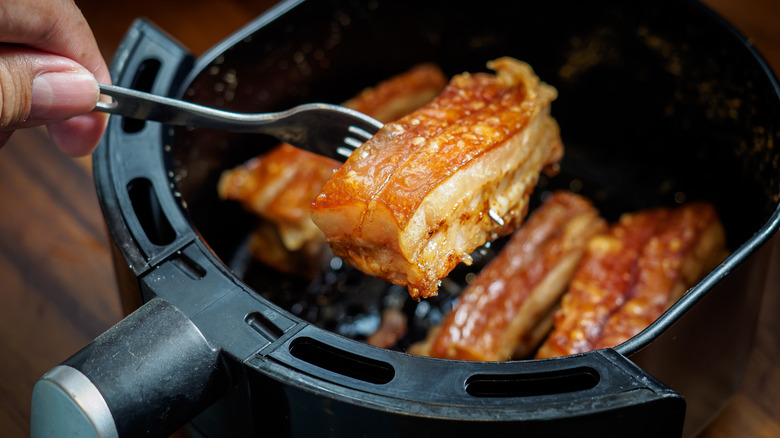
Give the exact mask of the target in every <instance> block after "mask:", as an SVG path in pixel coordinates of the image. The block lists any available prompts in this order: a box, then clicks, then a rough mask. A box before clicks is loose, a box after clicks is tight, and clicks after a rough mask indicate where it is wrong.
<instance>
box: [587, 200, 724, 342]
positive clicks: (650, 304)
mask: <svg viewBox="0 0 780 438" xmlns="http://www.w3.org/2000/svg"><path fill="white" fill-rule="evenodd" d="M725 245H726V237H725V232H724V230H723V225H722V224H721V222H720V220H719V219H718V215H717V213H716V211H715V208H714V207H713V206H712V205H710V204H705V203H691V204H687V205H684V206H682V207H680V208H678V209H676V210H675V211H673V212H672V213H671V214H670V216H669V218H668V219H667V220H665V221H664V222H663V223H662V224H661V226H660V227H659V229H658V231H657V233H656V235H654V236H653V237H652V238H651V239H650V240H649V241H648V242H647V244H646V245H645V247H644V249H643V251H642V255H641V256H640V258H639V260H638V262H637V270H638V275H637V280H636V283H635V284H634V286H633V290H632V291H631V293H630V295H631V298H630V299H629V300H628V301H626V302H625V304H623V305H622V306H621V307H620V309H619V310H618V311H617V312H615V313H614V314H612V316H610V318H609V319H608V320H607V322H606V323H605V324H604V328H603V329H602V332H601V337H600V339H599V340H598V342H596V344H595V346H594V347H595V348H596V349H598V348H607V347H614V346H616V345H619V344H621V343H623V342H625V341H627V340H628V339H630V338H631V337H633V336H634V335H636V334H638V333H639V332H641V331H642V330H644V329H645V328H646V327H647V326H649V325H650V324H652V323H653V321H655V320H656V319H657V318H658V317H659V316H661V314H663V313H664V312H665V311H666V310H667V309H668V308H669V307H670V306H671V305H672V304H674V303H675V302H677V300H679V299H680V297H682V296H683V294H685V292H686V291H687V290H688V289H690V288H691V287H693V286H694V285H695V284H696V283H698V282H699V281H700V280H701V279H702V278H703V277H704V275H706V274H707V273H708V272H710V271H711V270H712V269H713V268H715V266H717V265H718V263H720V262H721V261H722V260H723V259H724V258H725V257H726V255H727V252H726V249H725Z"/></svg>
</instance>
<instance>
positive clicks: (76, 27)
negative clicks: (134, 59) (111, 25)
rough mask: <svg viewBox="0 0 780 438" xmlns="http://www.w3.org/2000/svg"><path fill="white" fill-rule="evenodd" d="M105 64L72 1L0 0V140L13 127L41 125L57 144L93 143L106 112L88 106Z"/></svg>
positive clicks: (71, 148) (80, 148)
mask: <svg viewBox="0 0 780 438" xmlns="http://www.w3.org/2000/svg"><path fill="white" fill-rule="evenodd" d="M110 80H111V78H110V75H109V72H108V67H106V63H105V61H104V60H103V57H102V56H101V54H100V51H99V50H98V47H97V43H96V42H95V38H94V36H93V35H92V31H91V30H90V28H89V25H88V24H87V21H86V19H85V18H84V16H83V15H82V14H81V11H80V10H79V9H78V7H77V6H76V5H75V4H74V3H73V0H2V1H1V2H0V147H2V146H3V145H4V144H5V143H6V142H7V141H8V139H9V138H10V137H11V134H13V132H14V130H16V129H19V128H28V127H32V126H40V125H46V127H47V129H48V131H49V135H50V136H51V138H52V140H53V141H54V143H55V144H56V145H57V147H59V148H60V149H61V150H62V151H64V152H65V153H67V154H70V155H84V154H87V153H89V152H91V151H92V150H93V149H94V148H95V146H97V143H98V141H100V137H101V136H102V135H103V131H104V130H105V126H106V120H107V118H106V117H107V116H106V115H105V114H100V113H91V112H90V111H91V110H92V109H93V108H94V107H95V104H96V103H97V101H98V99H99V97H100V91H99V90H98V85H97V83H98V81H100V82H104V83H110Z"/></svg>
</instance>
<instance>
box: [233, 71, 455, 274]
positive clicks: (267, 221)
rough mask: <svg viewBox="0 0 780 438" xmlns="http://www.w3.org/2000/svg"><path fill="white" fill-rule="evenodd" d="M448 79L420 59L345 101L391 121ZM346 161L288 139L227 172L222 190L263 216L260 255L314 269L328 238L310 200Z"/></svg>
mask: <svg viewBox="0 0 780 438" xmlns="http://www.w3.org/2000/svg"><path fill="white" fill-rule="evenodd" d="M446 84H447V78H446V77H445V76H444V74H443V73H442V72H441V70H440V69H439V68H438V67H436V66H435V65H433V64H429V63H425V64H420V65H416V66H413V67H412V68H410V69H409V70H407V71H405V72H403V73H400V74H398V75H395V76H393V77H391V78H388V79H387V80H385V81H382V82H381V83H379V84H377V85H376V86H375V87H371V88H366V89H364V90H362V91H361V92H360V93H359V94H358V95H356V96H355V97H354V98H352V99H350V100H348V101H347V102H345V103H344V105H345V106H347V107H350V108H352V109H355V110H357V111H360V112H363V113H365V114H368V115H370V116H372V117H374V118H376V119H377V120H380V121H382V122H389V121H392V120H394V119H396V118H398V117H401V116H403V115H405V114H408V113H410V112H412V111H414V110H415V109H417V108H419V107H420V106H422V105H424V104H425V103H427V102H429V101H430V100H432V99H433V98H434V97H435V96H436V95H438V94H439V93H440V92H441V90H442V89H443V88H444V86H445V85H446ZM341 164H342V163H341V162H339V161H336V160H332V159H329V158H325V157H322V156H320V155H317V154H312V153H310V152H308V151H304V150H302V149H298V148H295V147H293V146H291V145H289V144H284V143H283V144H280V145H279V146H277V147H275V148H274V149H272V150H270V151H269V152H267V153H265V154H263V155H261V156H258V157H255V158H253V159H251V160H249V161H247V162H246V163H244V164H242V165H240V166H237V167H235V168H233V169H230V170H227V171H225V172H223V174H222V176H221V178H220V181H219V184H218V193H219V196H220V197H221V198H222V199H230V200H234V201H238V202H241V204H242V205H243V206H244V208H246V209H247V210H248V211H250V212H252V213H254V214H256V215H258V216H259V217H260V218H262V219H263V223H262V224H261V225H260V226H259V228H258V230H257V231H256V232H255V233H254V234H255V235H254V236H252V239H251V241H252V244H251V247H250V249H251V250H252V254H253V255H254V257H255V258H257V259H259V260H261V261H262V262H264V263H266V264H268V265H270V266H272V267H274V268H276V269H278V270H281V271H283V272H296V271H300V272H301V273H307V274H310V273H311V272H312V269H314V268H315V265H316V264H317V260H315V259H317V258H318V254H320V253H321V252H322V249H324V248H326V243H325V237H324V236H323V234H322V232H321V231H320V229H319V228H317V226H316V225H314V223H313V222H312V221H311V218H310V216H309V204H310V203H311V201H312V200H313V199H314V197H315V196H317V194H318V193H319V192H320V189H322V186H323V184H325V181H327V180H328V178H330V176H331V175H333V172H335V171H336V169H338V168H339V167H340V166H341ZM274 234H278V236H274Z"/></svg>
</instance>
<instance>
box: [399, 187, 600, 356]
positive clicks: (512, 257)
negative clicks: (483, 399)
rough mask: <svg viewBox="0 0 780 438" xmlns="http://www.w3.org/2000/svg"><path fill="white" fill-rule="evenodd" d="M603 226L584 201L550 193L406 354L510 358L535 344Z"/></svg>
mask: <svg viewBox="0 0 780 438" xmlns="http://www.w3.org/2000/svg"><path fill="white" fill-rule="evenodd" d="M604 228H606V224H605V222H604V221H603V220H602V219H601V218H600V217H599V214H598V211H597V210H596V209H595V208H594V207H593V205H592V204H591V203H590V202H589V201H588V200H586V199H585V198H583V197H581V196H579V195H576V194H574V193H570V192H563V191H561V192H556V193H554V194H553V195H552V196H550V198H549V199H548V200H546V201H545V202H544V204H542V206H541V207H539V208H538V209H537V210H536V211H534V213H533V214H532V215H531V216H530V217H529V218H528V220H527V221H526V222H525V223H524V224H523V225H522V226H521V227H520V229H518V230H517V231H516V232H515V233H514V234H513V235H512V237H511V238H510V240H509V242H507V244H506V246H504V248H502V250H501V252H500V253H499V254H498V256H497V257H496V258H495V259H493V260H492V261H491V262H490V263H489V264H488V265H487V266H486V267H485V268H484V269H482V271H480V273H479V274H478V275H477V277H476V278H475V279H474V281H473V282H472V283H471V284H469V286H468V287H467V288H466V289H465V290H464V291H463V293H462V294H461V296H460V297H459V299H458V303H457V305H456V306H455V308H454V309H453V310H452V312H450V313H449V314H448V315H447V316H446V317H445V319H444V321H443V322H442V324H441V325H440V328H438V329H437V330H434V331H432V332H431V333H430V335H429V336H428V337H427V338H426V340H425V341H423V342H422V343H421V344H419V345H417V346H415V347H414V348H412V349H410V352H411V353H415V354H421V355H426V356H433V357H439V358H444V359H460V360H483V361H495V360H508V359H511V358H512V357H513V356H514V353H515V352H516V351H517V350H520V351H523V352H530V351H533V350H535V349H536V347H537V346H538V343H539V342H541V335H543V334H546V333H542V334H541V335H540V334H539V333H537V332H536V328H537V327H539V325H540V324H541V323H542V320H543V319H545V317H547V316H548V315H549V313H550V311H551V309H552V308H553V307H554V306H555V304H556V303H557V302H558V299H559V298H560V296H561V295H562V294H563V292H564V291H565V290H566V286H567V285H568V283H569V280H570V279H571V276H572V275H573V273H574V270H575V269H576V267H577V264H578V262H579V260H580V258H581V257H582V254H583V253H584V252H585V247H586V245H587V241H588V239H589V238H590V237H591V236H593V235H594V234H596V233H599V232H601V231H602V230H603V229H604Z"/></svg>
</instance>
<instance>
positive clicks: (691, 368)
mask: <svg viewBox="0 0 780 438" xmlns="http://www.w3.org/2000/svg"><path fill="white" fill-rule="evenodd" d="M645 3H648V4H645ZM496 11H500V13H497V12H496ZM500 56H512V57H515V58H517V59H521V60H524V61H526V62H528V63H530V64H531V65H532V66H533V67H534V69H535V70H536V72H537V73H538V75H539V76H540V77H541V78H542V79H543V80H545V81H546V82H548V83H550V84H552V85H554V86H555V87H556V88H557V89H558V91H559V98H558V100H556V101H555V102H554V104H553V115H554V116H555V117H556V119H557V120H558V122H559V124H560V126H561V131H562V137H563V140H564V144H565V148H566V152H565V157H564V160H563V162H562V164H561V173H560V174H559V175H558V176H555V177H552V178H545V179H543V180H542V181H541V182H540V184H539V187H538V188H537V190H536V192H535V194H534V200H533V202H534V203H535V204H536V203H538V202H539V197H540V196H541V195H542V194H543V193H545V192H546V191H549V190H553V189H557V188H566V189H570V190H575V191H578V192H580V193H582V194H584V195H586V196H587V197H589V198H590V199H592V200H593V201H594V202H595V204H596V205H597V207H598V208H599V209H600V211H601V212H602V214H603V215H604V216H605V217H606V218H607V219H610V220H614V219H615V218H617V216H618V215H619V214H620V213H623V212H627V211H634V210H638V209H641V208H645V207H650V206H656V205H675V204H679V203H681V202H685V201H690V200H708V201H711V202H713V203H714V204H715V206H716V208H717V209H718V213H719V214H720V216H721V218H722V220H723V222H724V225H725V227H726V233H727V239H728V247H729V249H730V250H731V251H732V253H731V255H730V256H729V257H728V258H727V259H726V260H725V261H724V262H723V263H722V265H720V266H719V267H718V268H717V269H715V270H714V271H713V272H712V273H711V274H710V275H709V276H707V277H706V278H705V279H704V280H703V281H702V282H701V283H699V284H698V285H697V286H696V287H694V288H693V289H692V290H690V291H689V292H688V294H686V296H684V297H683V299H681V300H680V302H678V303H677V304H676V305H675V306H673V307H672V308H671V309H670V310H669V311H668V312H666V313H665V314H664V315H663V316H662V317H661V318H660V319H659V320H658V321H656V322H655V323H654V324H653V325H651V326H650V327H649V328H648V329H647V330H645V331H644V332H642V333H640V334H639V335H637V336H635V337H634V338H632V339H631V340H629V341H627V342H626V343H624V344H622V345H620V346H618V347H616V348H615V349H607V350H600V351H596V352H591V353H586V354H582V355H576V356H569V357H565V358H557V359H549V360H529V361H513V362H500V363H480V362H457V361H448V360H439V359H430V358H422V357H416V356H411V355H408V354H405V353H404V352H402V351H391V350H385V349H378V348H374V347H370V346H367V345H365V344H364V343H362V342H361V336H362V334H361V332H360V330H356V329H354V327H355V325H356V321H360V318H368V319H370V318H371V315H375V314H376V312H377V309H379V308H381V306H382V305H383V304H382V303H387V302H388V301H393V302H395V303H397V302H398V299H399V296H400V297H401V298H400V299H403V296H402V294H400V295H399V294H398V289H397V288H395V289H394V288H393V287H389V286H387V285H385V284H384V283H382V282H379V281H377V280H374V279H370V278H366V277H365V276H362V275H359V274H357V273H355V272H353V271H351V270H349V269H348V268H337V269H330V268H327V269H326V271H325V272H324V274H323V275H322V276H320V277H319V278H318V279H316V280H315V281H314V282H308V281H303V280H301V279H297V278H294V277H288V276H284V275H281V274H279V273H275V272H272V271H269V270H267V269H266V268H263V267H262V266H260V265H258V264H257V263H255V262H252V261H251V260H249V259H248V256H247V251H246V249H245V243H246V238H247V236H248V235H249V233H250V232H251V231H252V229H253V227H254V223H255V222H254V218H252V217H251V216H250V215H248V214H246V213H245V212H243V211H242V210H241V208H239V207H238V206H236V205H234V204H231V203H227V202H223V201H220V200H219V199H218V198H217V196H216V190H215V188H216V181H217V178H218V176H219V174H220V172H221V171H222V170H225V169H227V168H230V167H232V166H235V165H237V164H239V163H241V162H243V161H244V160H246V159H248V158H249V157H252V156H254V155H256V154H258V153H259V152H261V151H262V150H264V148H269V147H271V146H273V145H274V144H275V143H276V141H275V140H273V139H271V138H267V137H262V136H258V135H244V134H231V133H225V132H216V131H208V130H197V129H184V128H182V129H172V128H167V127H163V126H160V125H159V124H156V123H144V122H139V121H134V120H123V119H121V118H112V120H111V121H110V123H109V128H108V131H107V135H106V137H105V139H104V141H103V143H102V144H101V146H100V148H99V149H98V150H97V152H96V154H95V178H96V184H97V189H98V195H99V198H100V201H101V205H102V207H103V211H104V215H105V217H106V222H107V224H108V228H109V231H110V233H111V236H112V240H113V242H114V245H115V256H116V260H117V267H118V274H119V278H120V283H121V286H122V292H123V298H124V299H125V303H126V304H127V305H128V309H129V310H130V308H134V307H136V306H137V305H140V304H141V303H142V302H143V303H145V304H144V305H143V306H141V307H140V308H139V309H138V310H137V311H136V312H134V313H133V314H131V315H130V316H129V317H128V318H127V319H125V320H124V321H123V322H121V323H120V324H118V326H117V327H115V328H112V329H111V331H109V332H107V333H106V334H105V335H103V336H101V337H100V338H98V339H97V340H96V341H95V342H94V343H93V344H91V345H90V346H88V347H86V348H85V349H84V350H82V351H81V352H79V353H77V354H76V355H74V357H73V358H71V359H69V360H68V361H66V362H65V364H64V367H58V368H57V369H55V370H53V373H54V375H47V376H48V377H47V376H45V377H44V378H43V379H42V381H43V382H44V383H43V384H41V389H40V390H39V394H38V395H37V396H35V395H34V415H35V406H36V401H35V400H38V399H45V396H42V395H40V394H41V393H44V392H45V391H46V390H47V388H48V387H47V386H46V383H47V382H58V384H62V381H63V380H64V378H62V377H60V376H61V375H62V374H63V373H65V374H66V375H67V376H70V374H68V373H71V374H72V373H74V372H73V371H72V370H77V371H76V372H75V373H76V374H78V375H83V376H86V377H87V378H88V380H89V382H91V383H89V384H88V385H87V386H88V387H90V388H92V387H95V388H97V390H98V393H99V397H98V398H100V399H101V400H102V402H101V403H102V404H101V406H106V407H107V409H104V410H103V411H101V414H99V417H100V418H101V419H104V420H105V418H104V417H105V415H109V416H110V417H112V418H113V420H112V421H113V424H114V426H115V429H116V430H117V431H118V434H119V435H120V436H134V435H155V436H162V435H164V434H165V433H169V432H170V431H172V430H175V428H177V427H178V426H180V425H181V424H183V423H184V422H186V421H189V420H192V425H193V431H195V433H199V434H202V435H203V436H350V435H351V436H365V435H371V436H429V435H431V436H432V435H440V434H444V433H455V434H458V435H462V434H475V433H483V434H484V433H491V432H502V433H504V432H511V433H513V434H522V433H523V432H526V433H533V432H537V433H545V434H550V435H552V436H556V435H571V434H572V433H579V434H584V435H588V436H590V435H595V436H617V435H624V434H626V433H629V434H632V435H634V434H636V435H643V434H644V435H648V436H659V435H661V436H665V435H670V434H671V435H679V434H681V433H682V434H683V435H686V436H690V435H693V434H695V433H696V432H698V431H699V430H701V428H702V427H704V426H705V425H706V424H707V423H708V422H709V420H710V419H711V418H712V417H713V416H714V415H716V414H717V412H718V411H719V409H720V408H721V407H722V406H723V405H724V404H725V403H726V401H727V400H728V398H729V397H730V396H731V394H733V392H734V391H735V389H736V387H737V385H738V384H739V381H740V379H741V376H742V374H743V372H744V367H745V364H746V361H747V355H748V352H749V350H750V346H751V342H752V336H753V332H754V328H755V323H756V317H757V310H758V307H759V305H760V301H761V296H760V293H761V291H762V290H763V283H764V280H765V277H766V271H767V269H768V259H769V257H768V255H769V254H768V253H769V248H770V245H768V244H767V242H768V241H769V239H770V238H771V237H772V236H773V235H774V233H775V231H776V229H777V226H778V220H779V219H778V214H779V213H778V201H779V200H780V172H778V169H777V166H778V162H779V161H780V155H779V153H778V150H777V148H776V144H777V142H778V140H780V138H778V137H779V136H780V126H779V125H780V100H779V98H778V86H777V82H776V80H775V79H774V77H773V75H772V74H771V72H770V71H769V70H768V68H767V67H766V66H765V65H764V63H763V62H762V61H761V59H760V57H759V56H758V55H757V54H756V53H755V52H754V51H753V50H752V48H751V47H750V45H749V44H748V43H747V42H746V41H745V40H744V39H743V38H741V37H740V36H739V35H738V34H736V33H735V32H734V31H733V30H732V29H731V28H730V27H728V25H726V24H725V23H723V22H722V21H721V20H720V19H719V18H718V17H717V16H716V15H715V14H713V13H712V12H711V11H709V10H707V9H706V8H705V7H703V6H702V5H700V4H698V3H696V2H680V1H659V2H643V3H642V4H634V3H633V2H607V1H604V2H576V1H556V2H523V1H520V2H513V3H506V2H496V3H495V5H493V4H490V2H487V3H484V2H483V3H480V5H479V6H478V7H475V6H474V4H473V3H469V4H468V6H464V5H462V4H461V3H460V2H445V1H431V2H424V3H421V2H417V3H414V4H413V5H409V4H407V3H406V2H396V1H380V0H374V1H371V2H352V1H342V0H330V1H327V2H314V1H286V2H283V3H281V4H280V5H279V6H277V7H276V8H274V9H273V10H271V11H270V12H268V13H267V14H265V15H263V16H261V17H259V18H258V19H257V20H255V21H254V22H252V23H250V24H248V25H247V26H246V27H245V28H243V29H241V30H239V31H238V32H237V33H236V34H234V35H233V36H232V37H230V38H228V39H227V40H226V41H224V42H223V43H222V44H220V45H218V46H217V47H215V48H214V49H213V50H212V51H210V52H209V53H207V54H205V55H204V56H202V57H201V58H199V59H197V60H195V59H193V57H192V56H191V55H190V54H189V53H188V52H187V50H186V49H185V48H183V47H181V46H179V45H178V44H177V43H175V42H174V41H172V40H171V39H170V38H169V37H167V36H166V35H165V34H164V33H163V32H162V31H160V30H158V29H156V28H155V27H154V26H153V25H150V24H149V23H146V22H144V21H138V22H137V23H136V24H135V25H134V26H133V28H132V29H131V30H130V32H129V33H128V36H127V37H126V40H125V42H124V43H123V45H122V47H120V49H119V52H118V54H117V56H116V58H115V61H114V64H113V65H112V73H113V78H114V82H115V83H117V84H118V85H123V86H131V87H133V88H138V89H142V90H146V91H152V92H155V93H159V94H165V95H172V96H177V97H183V98H185V99H187V100H191V101H194V102H196V103H203V104H207V105H211V106H217V107H221V108H224V109H229V110H234V111H242V112H261V111H273V110H280V109H284V108H287V107H290V106H293V105H296V104H299V103H303V102H311V101H324V102H336V103H337V102H341V101H344V100H346V99H347V98H348V97H350V96H351V95H353V94H354V93H355V92H356V91H359V90H360V89H361V88H363V87H366V86H370V85H372V84H374V83H376V82H378V81H379V80H381V79H384V78H387V77H389V76H391V75H393V74H395V73H398V72H400V71H403V70H405V69H407V68H408V67H410V66H412V65H413V64H416V63H419V62H433V63H435V64H437V65H439V66H440V67H441V68H442V69H443V70H444V71H445V73H446V74H448V75H450V76H451V75H453V74H457V73H460V72H463V71H482V70H485V63H486V62H487V61H488V60H491V59H494V58H497V57H500ZM494 250H495V248H494ZM486 256H487V257H489V256H490V254H489V252H488V253H486ZM478 268H479V264H477V266H475V267H474V268H472V269H478ZM466 270H467V268H459V269H458V270H457V271H456V272H455V273H454V274H453V284H457V283H458V281H459V278H460V277H461V276H462V275H463V274H464V273H465V271H466ZM445 289H446V288H445ZM402 292H403V291H402ZM442 295H443V296H442V297H441V298H439V299H437V300H431V301H430V302H424V303H425V304H422V306H425V308H424V309H421V308H420V307H417V306H421V305H420V304H417V303H416V302H413V301H411V300H409V299H408V298H406V300H405V301H404V302H403V305H404V308H405V310H407V311H409V312H410V315H423V314H424V315H426V317H425V318H417V319H416V320H415V319H414V318H413V321H412V322H413V324H416V325H413V327H412V328H413V330H412V331H411V335H410V337H412V338H413V337H414V336H418V337H419V336H421V335H422V331H423V330H424V329H425V326H426V324H430V323H432V321H433V320H434V319H435V318H436V312H439V314H440V312H443V311H444V310H446V306H447V305H448V300H449V298H448V293H447V290H445V291H444V293H443V294H442ZM388 297H390V298H393V300H389V299H388ZM133 301H137V303H133ZM315 304H316V305H315ZM324 308H327V309H328V311H327V312H325V311H323V309H324ZM355 309H357V310H355ZM426 312H427V313H426ZM329 315H336V316H335V317H334V316H329ZM363 322H365V320H363ZM323 327H324V328H326V329H327V330H326V329H324V328H323ZM125 333H130V334H127V335H125ZM139 333H140V334H139ZM349 337H352V338H354V339H349ZM150 339H155V340H158V339H161V340H162V341H159V342H158V341H155V342H150V341H149V340H150ZM412 340H413V339H411V338H410V339H407V340H405V342H411V341H412ZM138 345H142V347H138V350H136V351H143V352H144V353H145V354H144V355H143V356H142V359H140V360H139V359H138V358H137V357H136V356H135V355H131V354H129V353H128V351H133V348H132V347H134V346H138ZM172 351H175V352H176V357H175V358H172V357H171V352H172ZM177 358H178V359H177ZM60 368H64V371H63V369H60ZM126 370H133V371H132V372H127V373H125V371H126ZM150 373H151V374H150ZM128 374H129V375H128ZM71 378H72V376H71ZM75 379H76V380H78V378H75ZM120 382H121V383H120ZM91 394H94V393H91ZM138 394H143V395H142V396H139V395H138ZM35 397H38V399H36V398H35ZM139 400H140V401H141V402H140V405H141V406H143V407H142V408H140V407H139ZM106 412H109V414H106ZM63 415H64V414H63ZM95 415H98V414H95ZM196 415H197V416H196ZM193 416H196V417H195V418H194V419H192V417H193ZM87 417H89V418H93V416H91V414H89V413H88V414H87ZM683 420H684V426H683ZM112 421H106V422H105V423H100V424H109V423H112ZM92 423H93V424H97V423H96V422H94V421H93V422H92ZM106 427H109V429H110V424H109V425H108V426H106Z"/></svg>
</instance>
